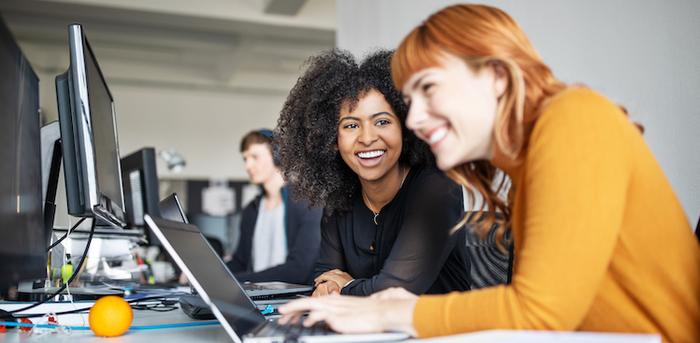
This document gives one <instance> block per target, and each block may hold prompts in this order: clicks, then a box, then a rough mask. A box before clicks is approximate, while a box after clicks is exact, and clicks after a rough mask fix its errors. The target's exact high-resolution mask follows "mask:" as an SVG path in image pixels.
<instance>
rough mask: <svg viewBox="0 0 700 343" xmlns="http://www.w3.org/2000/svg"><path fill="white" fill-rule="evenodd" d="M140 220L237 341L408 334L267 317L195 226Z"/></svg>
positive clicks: (257, 342) (330, 339)
mask: <svg viewBox="0 0 700 343" xmlns="http://www.w3.org/2000/svg"><path fill="white" fill-rule="evenodd" d="M144 220H145V222H146V224H147V225H148V227H149V228H150V229H151V231H153V233H154V234H155V235H156V237H158V239H159V240H160V242H161V243H162V244H163V247H164V248H165V249H166V250H167V251H168V253H170V256H172V258H173V259H174V260H175V263H177V265H178V266H179V267H180V268H181V269H182V271H183V272H184V273H185V275H187V278H188V279H189V280H190V283H191V284H192V286H193V287H194V288H195V289H196V290H197V292H199V295H200V296H201V297H202V300H204V302H205V303H206V304H207V305H209V307H210V308H211V311H212V312H213V313H214V316H215V317H216V319H217V320H218V321H219V322H220V323H221V325H222V326H223V328H224V330H225V331H226V333H227V334H228V335H229V337H231V339H232V340H233V341H234V342H236V343H243V342H246V343H263V342H264V343H271V342H285V341H295V342H309V343H314V342H390V341H399V340H404V339H406V338H408V335H406V334H404V333H379V334H342V335H341V334H338V333H334V332H332V331H331V330H329V329H328V328H327V327H325V326H323V324H322V323H321V324H319V325H316V326H313V327H310V328H305V327H303V326H301V325H300V324H295V325H279V324H277V322H276V320H268V319H265V317H264V316H263V315H262V314H261V313H260V311H259V310H258V308H257V307H256V306H255V303H253V301H252V300H251V299H250V297H249V296H248V295H247V294H246V292H245V291H244V290H243V287H241V285H240V283H238V281H237V280H236V278H235V277H234V276H233V274H231V272H230V271H229V270H228V268H226V265H224V262H223V261H222V260H221V259H220V258H219V257H218V256H217V255H216V253H215V252H214V250H213V249H212V248H211V246H210V245H209V243H208V242H207V240H206V239H205V238H204V236H203V235H202V233H201V232H200V231H199V229H198V228H197V227H196V226H193V225H190V224H185V223H181V222H174V221H169V220H165V219H159V218H152V217H151V216H149V215H145V216H144Z"/></svg>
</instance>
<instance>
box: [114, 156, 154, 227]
mask: <svg viewBox="0 0 700 343" xmlns="http://www.w3.org/2000/svg"><path fill="white" fill-rule="evenodd" d="M121 167H122V180H123V181H124V196H125V199H124V200H125V201H124V202H125V205H126V213H127V219H128V222H129V226H132V227H145V223H144V221H143V215H144V214H150V215H151V217H160V209H159V207H158V197H159V195H158V173H157V170H156V152H155V149H153V148H143V149H141V150H138V151H136V152H134V153H131V154H129V155H128V156H126V157H124V158H122V160H121Z"/></svg>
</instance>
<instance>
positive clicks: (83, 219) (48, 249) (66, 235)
mask: <svg viewBox="0 0 700 343" xmlns="http://www.w3.org/2000/svg"><path fill="white" fill-rule="evenodd" d="M85 218H87V217H83V218H80V220H78V222H77V223H75V225H73V226H72V227H71V228H70V229H69V230H68V232H66V234H65V235H63V236H62V237H61V238H59V239H58V240H56V241H55V242H53V243H51V245H49V247H48V248H46V252H49V251H51V249H53V248H55V247H56V246H57V245H59V244H61V242H63V240H64V239H66V238H67V237H68V235H70V233H71V232H73V230H75V228H77V227H78V225H80V224H81V223H82V222H83V221H85Z"/></svg>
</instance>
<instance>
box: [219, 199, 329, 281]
mask: <svg viewBox="0 0 700 343" xmlns="http://www.w3.org/2000/svg"><path fill="white" fill-rule="evenodd" d="M289 192H291V191H290V190H289V188H288V187H287V186H285V187H284V188H282V200H283V201H284V204H285V207H284V208H285V212H284V224H285V225H284V228H285V233H286V234H287V258H286V260H285V262H284V263H283V264H280V265H277V266H274V267H270V268H268V269H265V270H261V271H258V272H253V259H252V249H253V234H254V233H255V222H256V221H257V220H258V209H259V208H260V200H261V199H262V196H258V197H257V198H255V200H253V201H251V202H250V204H248V206H246V208H245V209H244V210H243V215H242V217H241V236H240V239H239V240H238V247H237V248H236V251H235V253H234V254H233V259H232V260H231V261H229V262H228V263H227V266H228V267H229V269H230V270H231V272H233V273H234V275H236V278H237V279H238V281H241V282H243V281H251V282H261V281H283V282H290V283H298V284H310V283H311V282H312V280H313V278H312V275H313V274H312V273H313V270H314V264H315V263H316V260H317V259H318V249H319V245H320V243H321V226H320V225H321V214H322V211H321V209H320V208H313V207H309V203H308V202H306V201H295V200H293V198H294V197H293V196H291V195H290V194H289Z"/></svg>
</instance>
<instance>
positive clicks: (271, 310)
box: [260, 305, 275, 316]
mask: <svg viewBox="0 0 700 343" xmlns="http://www.w3.org/2000/svg"><path fill="white" fill-rule="evenodd" d="M273 313H275V308H274V307H272V305H267V306H266V307H265V309H263V310H262V311H260V314H262V315H263V316H264V315H268V314H273Z"/></svg>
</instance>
